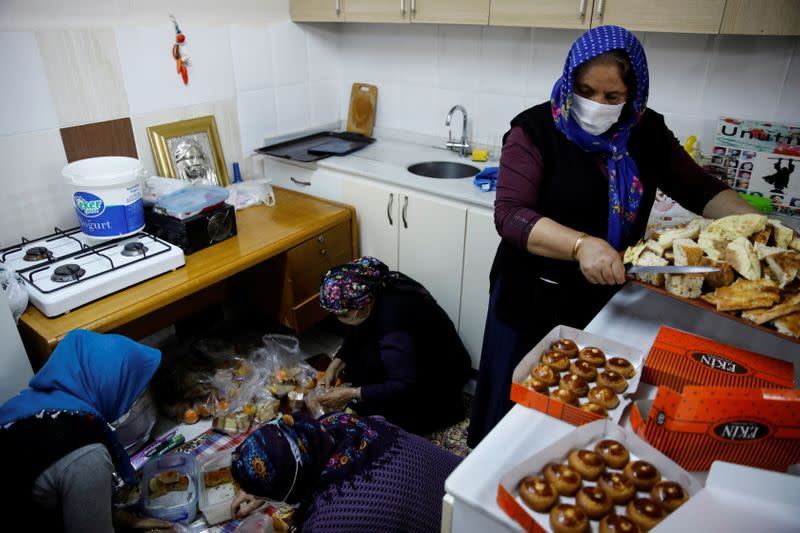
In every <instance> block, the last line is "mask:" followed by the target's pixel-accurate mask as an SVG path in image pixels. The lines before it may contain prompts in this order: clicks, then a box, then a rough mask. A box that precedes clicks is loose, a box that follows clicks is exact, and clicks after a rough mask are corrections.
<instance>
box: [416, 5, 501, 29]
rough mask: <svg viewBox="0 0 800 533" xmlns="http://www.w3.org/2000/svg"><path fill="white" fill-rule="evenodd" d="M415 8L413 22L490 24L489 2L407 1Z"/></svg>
mask: <svg viewBox="0 0 800 533" xmlns="http://www.w3.org/2000/svg"><path fill="white" fill-rule="evenodd" d="M406 1H409V2H411V7H412V8H414V9H413V10H412V12H411V22H423V23H432V24H481V25H486V24H488V23H489V0H406Z"/></svg>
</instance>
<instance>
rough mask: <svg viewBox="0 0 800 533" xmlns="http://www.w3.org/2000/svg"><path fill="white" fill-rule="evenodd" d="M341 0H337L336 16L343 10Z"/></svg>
mask: <svg viewBox="0 0 800 533" xmlns="http://www.w3.org/2000/svg"><path fill="white" fill-rule="evenodd" d="M339 1H340V0H336V16H337V17H338V16H339V13H341V12H342V7H341V6H340V5H339Z"/></svg>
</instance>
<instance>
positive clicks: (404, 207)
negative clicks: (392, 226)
mask: <svg viewBox="0 0 800 533" xmlns="http://www.w3.org/2000/svg"><path fill="white" fill-rule="evenodd" d="M406 209H408V196H404V197H403V227H404V228H407V227H408V221H407V220H406Z"/></svg>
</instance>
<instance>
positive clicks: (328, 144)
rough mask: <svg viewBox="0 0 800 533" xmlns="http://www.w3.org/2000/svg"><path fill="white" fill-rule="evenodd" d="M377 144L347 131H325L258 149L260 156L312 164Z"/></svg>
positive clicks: (371, 139) (365, 137)
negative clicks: (264, 155)
mask: <svg viewBox="0 0 800 533" xmlns="http://www.w3.org/2000/svg"><path fill="white" fill-rule="evenodd" d="M373 142H375V139H373V138H372V137H367V136H366V135H361V134H360V133H351V132H347V131H338V132H337V131H324V132H321V133H313V134H311V135H306V136H305V137H300V138H298V139H290V140H288V141H283V142H281V143H278V144H271V145H269V146H263V147H261V148H256V152H258V153H259V154H266V155H271V156H274V157H280V158H282V159H289V160H291V161H301V162H303V163H310V162H311V161H318V160H320V159H325V158H326V157H330V156H332V155H347V154H351V153H353V152H355V151H357V150H361V149H362V148H364V147H365V146H367V145H369V144H372V143H373Z"/></svg>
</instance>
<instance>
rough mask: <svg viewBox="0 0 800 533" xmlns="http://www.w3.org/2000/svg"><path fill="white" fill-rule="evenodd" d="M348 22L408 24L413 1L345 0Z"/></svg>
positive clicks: (345, 17) (345, 15)
mask: <svg viewBox="0 0 800 533" xmlns="http://www.w3.org/2000/svg"><path fill="white" fill-rule="evenodd" d="M344 1H346V4H345V14H344V19H345V20H346V21H347V22H394V23H406V24H407V23H408V22H409V21H410V17H411V2H412V0H344Z"/></svg>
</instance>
